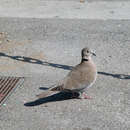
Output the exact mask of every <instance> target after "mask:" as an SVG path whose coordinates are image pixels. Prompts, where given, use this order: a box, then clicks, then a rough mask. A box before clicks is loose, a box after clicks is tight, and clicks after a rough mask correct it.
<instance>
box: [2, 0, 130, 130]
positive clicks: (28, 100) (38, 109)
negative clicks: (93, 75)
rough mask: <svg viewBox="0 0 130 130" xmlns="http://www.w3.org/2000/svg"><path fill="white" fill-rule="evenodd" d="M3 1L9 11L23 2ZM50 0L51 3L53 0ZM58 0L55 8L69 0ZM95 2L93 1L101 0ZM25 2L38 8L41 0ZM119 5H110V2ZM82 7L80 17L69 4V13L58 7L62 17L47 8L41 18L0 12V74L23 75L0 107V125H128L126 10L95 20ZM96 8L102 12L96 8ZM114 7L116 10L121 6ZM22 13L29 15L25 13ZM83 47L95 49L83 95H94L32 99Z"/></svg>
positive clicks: (120, 129)
mask: <svg viewBox="0 0 130 130" xmlns="http://www.w3.org/2000/svg"><path fill="white" fill-rule="evenodd" d="M2 2H3V7H5V6H7V3H8V6H10V8H9V10H10V9H12V10H13V9H14V8H13V7H17V6H16V4H17V5H18V4H19V6H20V7H22V5H26V3H28V2H26V1H21V0H19V1H17V2H16V1H15V0H12V1H11V2H12V4H15V6H11V5H10V3H9V2H10V1H9V0H7V1H2ZM49 2H52V3H54V5H55V6H56V4H55V2H54V1H51V0H50V1H49ZM56 2H58V1H56ZM60 2H61V1H59V5H58V7H59V6H60V5H61V7H63V6H62V2H64V3H67V2H68V1H62V2H61V3H60ZM98 2H99V3H98ZM98 2H97V6H98V5H100V4H101V3H102V2H103V3H104V1H98ZM105 2H107V1H105ZM116 2H117V3H118V4H119V2H122V1H116ZM125 2H126V3H125ZM125 2H124V3H125V7H126V6H128V7H129V6H130V5H129V1H125ZM4 3H6V5H4ZM21 3H22V4H21ZM30 3H31V5H30V6H32V5H33V6H34V5H35V4H36V6H37V9H38V6H40V5H42V4H43V3H44V1H40V0H39V1H37V2H36V1H35V2H34V1H33V0H32V1H30ZM94 3H95V1H93V2H90V3H89V4H90V5H91V4H94ZM75 4H77V5H78V7H79V4H80V3H78V2H77V1H76V2H75V1H71V2H70V5H69V7H68V8H72V5H74V8H75ZM107 4H109V3H107ZM111 4H112V1H111V2H110V5H107V7H109V8H108V10H109V9H110V7H111ZM118 4H116V5H114V4H113V7H115V6H118ZM52 5H53V4H52ZM67 5H68V3H67V4H66V6H67ZM90 5H88V6H90ZM8 6H7V7H8ZM48 6H50V5H49V4H48ZM81 6H87V4H86V3H85V5H81ZM0 7H1V8H0V10H4V8H3V7H2V5H0ZM23 7H24V6H23ZM40 7H41V6H40ZM113 7H112V10H113ZM24 8H25V7H24ZM26 8H27V5H26ZM55 8H57V7H55ZM66 8H67V7H66ZM66 8H65V9H66ZM61 9H62V8H60V9H59V10H61ZM82 9H83V10H84V8H80V9H79V10H80V13H79V14H80V15H81V16H80V17H79V16H78V15H77V16H75V18H74V17H73V16H74V15H73V12H74V11H75V10H73V9H72V10H73V11H72V13H70V12H71V11H69V13H70V14H69V16H71V18H70V17H68V15H66V13H65V14H64V13H63V12H62V13H63V15H62V13H61V14H60V16H64V18H61V19H59V18H58V17H53V16H51V13H50V14H48V15H46V16H48V17H47V18H46V17H45V16H43V15H42V17H41V18H39V15H37V17H35V18H33V17H23V13H21V14H19V16H18V15H16V17H15V14H18V13H17V12H16V11H17V10H15V13H12V12H10V13H9V11H7V12H8V13H9V14H10V15H9V14H8V16H7V17H6V16H5V14H4V13H1V14H0V31H1V32H4V35H3V37H1V38H0V41H1V42H0V72H1V73H0V75H4V76H9V75H12V76H25V77H26V79H25V83H24V84H23V86H21V87H20V88H17V89H16V91H15V92H14V93H13V94H12V95H11V96H10V97H9V99H8V100H7V101H6V102H5V105H4V106H2V107H1V108H0V130H30V129H31V130H66V129H69V130H129V129H130V109H129V106H130V96H129V91H130V72H129V70H130V65H129V64H130V59H129V57H130V53H129V50H130V38H129V36H130V20H129V17H130V16H129V12H127V16H126V15H125V18H124V19H122V20H121V19H120V18H117V17H116V18H113V19H110V17H108V18H107V19H104V17H103V16H102V17H100V19H96V18H97V17H99V15H97V14H96V15H95V19H94V18H92V19H91V18H90V17H89V18H87V17H86V15H84V13H83V12H84V11H83V10H82ZM93 9H94V8H93ZM126 9H127V8H126ZM50 10H51V9H50ZM63 10H64V9H63ZM95 10H97V11H100V12H102V10H100V9H99V8H97V9H96V8H95ZM115 10H116V9H115ZM124 10H125V9H124ZM23 11H25V10H23ZM53 11H54V13H55V10H53ZM118 11H119V13H120V14H121V12H122V9H121V10H118ZM30 12H31V11H30V10H29V13H30ZM51 12H52V11H51ZM41 13H42V12H41ZM111 13H112V15H113V12H111ZM2 14H3V16H4V17H3V16H2ZM36 14H37V10H36ZM123 14H124V12H122V16H121V18H122V17H124V16H123ZM24 16H29V15H28V14H26V13H25V15H24ZM31 16H33V13H32V15H31ZM49 16H51V17H50V18H49ZM89 16H90V15H89ZM100 16H101V15H100ZM81 17H84V18H83V19H81ZM84 46H89V47H90V48H92V49H93V50H94V51H95V52H96V54H97V57H94V61H95V63H96V64H97V68H98V72H99V73H98V78H97V81H96V83H95V85H94V86H93V87H92V88H90V89H88V95H90V96H92V97H93V99H92V100H78V99H70V100H67V98H68V97H65V95H63V94H57V95H54V96H52V97H48V98H45V99H42V100H36V97H35V95H36V94H38V93H40V92H42V91H44V90H45V89H46V88H48V87H49V86H50V85H52V84H54V83H56V82H57V81H58V80H60V79H62V78H64V76H65V75H66V74H67V73H68V72H69V71H70V69H71V67H72V66H74V65H76V64H78V63H79V62H80V51H81V49H82V48H83V47H84Z"/></svg>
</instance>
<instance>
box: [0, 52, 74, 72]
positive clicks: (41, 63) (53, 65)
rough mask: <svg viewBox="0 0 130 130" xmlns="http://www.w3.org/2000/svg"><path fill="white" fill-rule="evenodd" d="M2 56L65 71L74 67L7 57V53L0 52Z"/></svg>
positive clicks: (26, 58)
mask: <svg viewBox="0 0 130 130" xmlns="http://www.w3.org/2000/svg"><path fill="white" fill-rule="evenodd" d="M0 56H3V57H8V58H10V59H13V60H17V61H22V62H27V63H32V64H39V65H45V66H51V67H55V68H59V69H64V70H71V69H72V68H73V67H72V66H68V65H61V64H55V63H50V62H46V61H42V60H39V59H35V58H31V57H25V56H10V55H6V54H5V53H2V52H0Z"/></svg>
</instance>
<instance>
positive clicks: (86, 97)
mask: <svg viewBox="0 0 130 130" xmlns="http://www.w3.org/2000/svg"><path fill="white" fill-rule="evenodd" d="M78 98H79V99H92V97H90V96H88V95H87V94H86V93H85V92H83V93H80V95H79V97H78Z"/></svg>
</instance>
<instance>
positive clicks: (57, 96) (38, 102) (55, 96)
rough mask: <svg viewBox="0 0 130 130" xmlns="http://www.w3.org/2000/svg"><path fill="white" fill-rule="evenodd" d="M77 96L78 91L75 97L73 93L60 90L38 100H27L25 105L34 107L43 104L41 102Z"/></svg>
mask: <svg viewBox="0 0 130 130" xmlns="http://www.w3.org/2000/svg"><path fill="white" fill-rule="evenodd" d="M76 97H78V93H77V95H76V96H75V97H73V96H72V93H65V92H59V93H56V94H53V95H51V96H48V97H44V98H41V99H37V100H35V101H32V102H27V103H25V104H24V105H25V106H27V107H32V106H38V105H41V104H45V103H48V102H56V101H64V100H69V99H73V98H76Z"/></svg>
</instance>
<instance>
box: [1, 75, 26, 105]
mask: <svg viewBox="0 0 130 130" xmlns="http://www.w3.org/2000/svg"><path fill="white" fill-rule="evenodd" d="M23 81H24V78H23V77H0V105H1V104H2V103H3V102H4V101H5V100H6V99H7V97H8V96H9V95H10V94H11V92H13V90H14V89H15V88H16V87H18V86H19V85H22V83H23Z"/></svg>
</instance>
